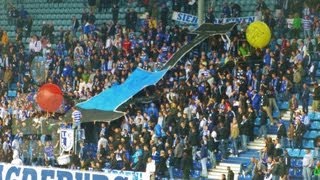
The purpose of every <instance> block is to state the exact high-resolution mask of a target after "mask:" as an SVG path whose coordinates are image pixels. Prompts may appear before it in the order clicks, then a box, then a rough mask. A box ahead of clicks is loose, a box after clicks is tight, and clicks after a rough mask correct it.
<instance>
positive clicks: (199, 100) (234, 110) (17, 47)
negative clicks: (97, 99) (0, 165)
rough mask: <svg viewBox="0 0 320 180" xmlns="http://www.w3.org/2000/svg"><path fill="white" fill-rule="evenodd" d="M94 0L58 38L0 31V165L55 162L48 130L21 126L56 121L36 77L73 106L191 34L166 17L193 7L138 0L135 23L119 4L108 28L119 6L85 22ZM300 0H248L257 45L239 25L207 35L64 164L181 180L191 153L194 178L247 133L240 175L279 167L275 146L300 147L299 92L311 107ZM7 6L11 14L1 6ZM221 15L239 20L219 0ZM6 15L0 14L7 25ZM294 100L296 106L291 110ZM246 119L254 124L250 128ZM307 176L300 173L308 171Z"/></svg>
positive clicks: (313, 15) (241, 144)
mask: <svg viewBox="0 0 320 180" xmlns="http://www.w3.org/2000/svg"><path fill="white" fill-rule="evenodd" d="M94 2H95V1H91V0H89V1H88V5H89V6H90V12H89V13H88V12H87V11H86V10H85V11H84V12H83V14H82V17H81V20H80V22H79V20H78V19H77V18H76V17H73V20H72V28H71V29H70V30H66V31H64V30H59V34H58V36H54V33H53V32H54V27H53V24H52V23H44V26H43V28H42V33H41V37H39V35H40V34H38V35H32V37H31V38H30V43H29V47H24V45H23V43H22V42H21V40H22V37H21V38H17V39H16V40H17V41H12V40H8V36H7V35H6V32H5V30H2V31H1V37H2V38H1V52H2V53H1V58H0V66H1V69H0V80H1V83H0V86H1V87H0V95H1V105H0V132H1V133H0V134H1V145H2V148H1V149H0V160H1V161H3V162H11V161H12V154H14V157H15V159H18V157H19V156H20V158H21V159H22V161H21V162H20V161H17V160H16V161H15V162H18V163H23V164H26V165H30V164H32V165H39V166H42V165H47V166H49V165H51V166H54V165H55V158H57V156H58V154H59V152H58V149H59V148H58V147H59V142H58V137H57V135H56V132H54V133H52V134H50V136H45V135H40V136H39V135H24V134H23V132H24V129H26V123H27V122H28V121H32V122H33V126H35V127H38V128H39V127H41V128H40V130H41V129H42V128H43V127H42V126H43V122H44V121H45V120H46V119H47V118H49V117H52V118H56V119H57V123H63V121H62V120H61V118H60V119H59V118H58V117H59V116H58V115H56V114H55V113H53V114H48V113H43V112H41V111H40V109H39V107H37V105H36V103H35V102H34V95H35V92H36V91H37V88H38V87H39V85H41V83H44V82H50V83H55V84H57V85H59V86H60V87H61V89H62V91H63V93H64V94H65V95H66V96H67V97H68V98H70V99H72V100H73V101H74V102H78V101H79V100H86V99H89V98H91V97H93V96H95V95H97V94H99V93H100V92H102V91H103V90H106V89H108V88H110V87H112V86H113V85H115V84H120V83H122V82H124V81H125V80H126V78H127V77H128V76H129V75H130V73H131V72H132V71H133V70H135V69H136V68H138V67H139V68H142V69H145V70H148V71H155V70H159V69H161V68H162V67H163V66H164V65H165V64H166V63H167V62H168V61H170V57H172V55H173V54H174V53H175V52H177V51H178V50H179V49H180V48H181V47H182V46H183V45H186V44H188V43H190V42H191V41H192V38H193V37H194V36H193V35H190V34H188V32H189V30H188V29H187V28H186V27H183V26H180V25H172V24H173V23H172V22H170V21H169V20H168V15H169V12H171V11H172V10H176V11H184V12H188V13H195V12H194V11H195V9H196V7H195V6H196V5H195V4H188V3H187V5H185V3H181V2H180V1H177V0H175V1H173V3H172V6H167V4H166V3H163V2H160V1H159V2H157V3H156V2H154V1H142V2H140V1H139V3H138V4H141V5H143V6H145V7H147V10H148V14H147V16H146V19H143V20H141V21H142V22H143V23H138V21H139V19H138V17H137V13H136V12H135V11H134V10H131V9H129V10H128V11H127V12H126V16H125V24H120V23H118V22H117V20H118V14H119V9H118V7H119V6H118V4H117V3H116V2H117V1H114V6H110V7H108V6H107V7H105V6H102V7H100V6H99V7H98V9H99V11H102V10H103V8H112V13H113V22H107V23H104V24H103V25H101V26H100V25H96V24H95V15H94V13H95V8H94V7H95V5H96V4H95V3H94ZM102 2H104V1H102ZM279 2H282V1H279ZM309 3H310V4H309ZM311 3H312V1H306V2H305V3H303V2H302V1H294V3H292V4H291V3H289V6H288V5H287V6H285V3H284V4H281V3H279V4H277V9H278V10H280V11H279V13H278V15H277V17H274V16H273V13H272V12H271V11H270V10H269V8H268V7H267V5H266V4H265V3H264V1H263V0H258V2H257V8H256V15H258V16H259V15H260V17H261V20H263V21H264V22H266V23H267V24H268V26H269V27H270V29H272V32H273V38H272V40H271V42H270V44H269V46H268V47H267V48H265V49H253V48H250V46H249V44H248V43H247V42H246V41H245V28H246V26H247V24H246V23H245V22H242V23H241V24H239V25H237V27H236V28H234V29H233V30H232V31H231V32H230V33H229V36H230V39H231V42H228V41H226V40H225V37H223V36H220V35H219V36H213V37H211V38H209V40H207V41H205V42H203V43H202V44H201V45H199V46H198V47H196V48H194V50H192V51H191V52H190V53H188V54H187V55H186V56H185V57H183V58H182V60H181V61H180V62H178V63H177V65H176V66H175V67H173V68H172V69H171V70H170V71H169V72H168V73H167V74H166V75H165V76H164V78H163V79H162V80H160V81H159V82H158V83H157V85H156V86H153V87H149V88H146V89H145V90H144V91H143V92H142V94H143V95H144V96H150V95H154V94H156V95H157V97H158V98H157V99H155V100H153V102H152V103H149V104H146V105H140V104H129V105H128V106H127V107H126V115H125V117H124V118H121V119H119V120H117V121H120V122H121V125H120V126H112V125H110V124H108V123H101V125H99V126H101V127H100V128H99V129H100V130H98V131H97V132H95V133H96V135H97V136H98V137H99V140H98V141H97V153H96V155H95V157H92V156H89V154H86V151H85V142H81V143H79V147H80V151H79V153H78V154H73V156H72V161H71V162H72V163H71V165H70V166H71V168H77V167H79V168H80V169H83V170H89V169H90V170H91V169H93V170H95V171H102V169H103V168H107V169H119V170H133V171H142V172H144V171H147V172H148V173H150V174H152V177H156V178H161V177H165V176H166V177H169V178H170V179H173V172H174V169H175V168H177V169H181V170H182V171H183V178H184V179H189V176H190V170H192V169H193V161H197V160H199V161H200V162H201V164H202V172H201V176H203V177H207V176H208V171H207V164H212V166H213V167H214V166H215V165H216V159H218V160H220V161H224V160H225V159H227V158H228V157H229V156H238V155H239V153H241V152H245V151H247V150H248V147H247V145H248V143H249V142H250V141H253V140H254V139H255V138H265V141H266V147H265V148H264V149H263V150H261V157H260V158H257V159H252V164H253V165H252V167H251V166H249V167H248V168H247V169H246V170H245V173H247V174H251V175H252V177H253V179H258V178H259V177H260V176H267V175H268V174H272V175H273V176H281V177H283V176H285V175H287V174H288V167H289V166H290V163H289V164H288V163H287V161H286V158H287V156H288V154H287V153H286V151H283V149H284V148H286V147H295V148H302V137H303V134H304V132H305V131H306V130H307V129H308V127H309V125H310V120H309V119H308V116H307V114H308V113H309V112H308V104H309V101H310V99H311V97H310V94H311V95H312V100H313V104H312V111H313V112H318V111H319V101H320V88H319V86H318V82H316V79H315V73H316V68H317V64H315V63H314V62H313V61H312V60H314V59H316V58H320V57H319V52H320V26H319V24H320V21H319V9H320V7H319V5H318V6H311ZM154 4H156V5H154ZM293 4H295V5H293ZM291 5H292V6H291ZM297 7H301V8H297ZM100 8H101V9H100ZM213 9H214V8H213V7H210V8H209V9H208V12H207V14H206V16H205V17H206V22H208V23H212V22H213V21H214V19H215V14H216V13H215V12H214V11H213ZM21 11H23V10H21ZM9 12H10V13H11V12H15V15H17V14H18V11H17V10H15V9H13V8H11V9H10V11H9ZM221 12H222V15H221V16H222V17H231V16H233V17H237V16H241V7H240V6H239V5H237V4H235V3H233V4H232V5H231V7H229V5H228V4H227V3H225V4H224V6H223V9H222V11H221ZM277 12H278V11H277ZM25 14H26V15H25V17H23V16H22V15H21V13H20V16H19V17H14V18H15V19H16V18H18V20H17V21H18V22H17V21H14V22H12V23H16V26H17V34H19V33H20V32H23V31H27V32H28V33H26V34H27V36H29V35H30V33H31V28H32V18H31V17H29V16H28V15H27V13H25ZM17 16H18V15H17ZM12 17H13V16H12V15H11V14H10V15H9V17H8V18H9V20H10V21H12V19H10V18H12ZM291 17H292V18H293V22H292V26H289V27H290V28H288V29H286V27H288V25H287V21H286V19H285V18H291ZM20 18H23V19H24V20H23V23H22V24H23V25H19V26H18V24H19V19H20ZM139 24H141V25H139ZM24 27H26V28H25V29H24ZM77 32H78V33H77ZM79 32H80V35H79V36H77V35H78V34H79ZM20 34H21V33H20ZM278 39H281V41H278ZM301 39H302V40H301ZM40 57H41V58H42V59H43V60H44V62H45V72H44V74H41V77H42V78H43V79H42V78H41V77H40V78H39V79H37V77H35V76H32V75H34V73H33V72H32V71H33V70H34V69H33V68H32V66H33V63H34V59H36V58H40ZM311 82H312V83H311ZM12 83H15V84H16V88H17V95H16V96H15V97H14V98H11V97H10V95H9V93H8V92H9V90H10V87H11V85H12ZM310 84H312V85H311V86H313V87H309V86H310ZM310 89H311V90H313V89H314V90H313V91H312V92H311V91H310ZM287 101H288V103H289V110H290V111H291V117H290V123H291V124H290V127H289V128H288V129H286V128H285V126H284V125H283V124H281V121H279V117H276V118H274V116H273V114H274V113H275V112H276V113H280V112H279V111H280V110H279V108H278V105H279V102H287ZM299 104H301V105H302V106H303V110H302V111H297V110H298V105H299ZM62 111H63V110H62ZM257 117H260V132H259V134H254V122H255V119H256V118H257ZM69 118H71V117H69ZM268 119H269V121H268ZM14 123H16V125H18V126H19V129H20V131H16V133H13V130H12V127H14V125H15V124H14ZM275 124H276V125H277V126H278V127H279V130H278V134H277V139H275V140H272V139H271V138H269V137H267V127H268V126H270V125H275ZM82 126H84V124H83V125H82ZM41 131H42V130H41ZM41 133H42V132H40V133H39V134H41ZM286 141H288V143H286ZM229 147H230V148H231V149H232V152H231V153H230V152H229V150H228V149H229ZM15 151H17V152H18V155H17V153H13V152H15ZM309 153H310V152H307V153H306V154H309ZM71 154H72V153H71ZM311 159H313V158H309V159H307V160H306V161H305V163H306V164H304V165H305V166H306V167H308V168H309V167H310V168H311V167H313V164H312V162H311V161H312V160H311ZM208 162H210V163H208ZM281 162H286V163H281ZM289 162H290V161H289ZM310 163H311V164H310ZM256 164H259V166H258V165H256ZM280 166H281V167H280ZM282 166H284V167H283V168H282ZM250 167H251V168H252V169H250ZM281 168H282V170H281V171H280V170H279V169H281ZM316 169H317V168H316ZM317 172H318V171H317ZM307 173H308V174H306V175H305V177H307V176H311V174H310V173H309V171H308V172H307Z"/></svg>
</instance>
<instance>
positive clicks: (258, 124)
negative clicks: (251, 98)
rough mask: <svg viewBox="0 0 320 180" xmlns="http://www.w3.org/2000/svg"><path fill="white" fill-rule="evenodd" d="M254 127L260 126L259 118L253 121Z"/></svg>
mask: <svg viewBox="0 0 320 180" xmlns="http://www.w3.org/2000/svg"><path fill="white" fill-rule="evenodd" d="M254 125H255V126H260V118H259V117H258V118H256V119H255V120H254Z"/></svg>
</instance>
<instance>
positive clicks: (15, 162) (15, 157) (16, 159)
mask: <svg viewBox="0 0 320 180" xmlns="http://www.w3.org/2000/svg"><path fill="white" fill-rule="evenodd" d="M11 164H12V165H17V166H22V165H23V162H22V160H21V159H20V157H19V152H18V151H17V150H13V155H12V161H11Z"/></svg>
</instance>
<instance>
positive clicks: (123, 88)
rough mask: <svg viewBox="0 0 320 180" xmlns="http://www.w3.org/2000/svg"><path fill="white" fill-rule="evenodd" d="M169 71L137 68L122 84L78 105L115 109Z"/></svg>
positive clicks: (90, 108) (85, 107) (93, 108)
mask: <svg viewBox="0 0 320 180" xmlns="http://www.w3.org/2000/svg"><path fill="white" fill-rule="evenodd" d="M167 71H168V69H165V70H162V71H158V72H148V71H145V70H143V69H140V68H137V69H136V70H135V71H134V72H133V73H132V74H131V75H130V76H129V77H128V79H127V80H126V81H125V82H124V83H123V84H121V85H115V86H112V87H111V88H109V89H107V90H105V91H103V92H101V93H100V94H98V95H96V96H94V97H92V98H91V99H89V100H87V101H85V102H82V103H79V104H77V105H76V106H77V107H79V108H82V109H87V110H101V111H115V110H116V109H117V108H118V107H119V106H120V105H122V104H123V103H125V102H126V101H128V100H129V99H130V98H131V97H132V96H134V95H135V94H137V93H138V92H139V91H141V90H142V89H143V88H145V87H148V86H150V85H155V84H156V83H157V82H158V81H159V80H160V79H161V78H162V77H163V76H164V75H165V74H166V72H167Z"/></svg>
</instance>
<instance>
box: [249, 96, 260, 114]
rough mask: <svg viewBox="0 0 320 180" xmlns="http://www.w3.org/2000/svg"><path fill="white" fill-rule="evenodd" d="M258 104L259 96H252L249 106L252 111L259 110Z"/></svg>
mask: <svg viewBox="0 0 320 180" xmlns="http://www.w3.org/2000/svg"><path fill="white" fill-rule="evenodd" d="M260 102H261V97H260V95H259V94H256V95H253V96H252V99H251V105H252V108H253V109H255V110H259V109H260Z"/></svg>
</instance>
